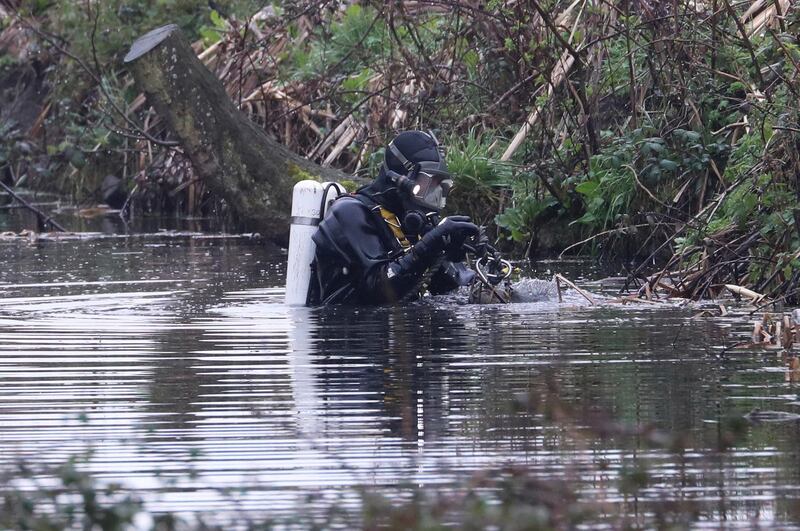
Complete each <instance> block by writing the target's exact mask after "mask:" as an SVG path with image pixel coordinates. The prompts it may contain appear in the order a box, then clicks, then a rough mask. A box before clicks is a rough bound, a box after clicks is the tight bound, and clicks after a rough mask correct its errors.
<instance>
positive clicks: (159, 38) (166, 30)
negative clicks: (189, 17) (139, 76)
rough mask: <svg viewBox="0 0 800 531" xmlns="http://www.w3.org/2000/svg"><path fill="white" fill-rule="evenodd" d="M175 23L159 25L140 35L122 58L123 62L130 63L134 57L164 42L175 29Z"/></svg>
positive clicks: (138, 56)
mask: <svg viewBox="0 0 800 531" xmlns="http://www.w3.org/2000/svg"><path fill="white" fill-rule="evenodd" d="M177 29H178V26H177V24H167V25H166V26H161V27H160V28H156V29H154V30H152V31H149V32H148V33H146V34H144V35H142V36H141V37H139V38H138V39H136V41H135V42H134V43H133V44H132V45H131V49H130V50H129V51H128V54H127V55H126V56H125V58H124V59H123V62H125V63H130V62H132V61H135V60H136V59H138V58H140V57H141V56H143V55H144V54H146V53H147V52H149V51H150V50H152V49H153V48H155V47H156V46H158V45H159V44H161V43H162V42H164V41H165V40H166V39H167V37H169V36H170V34H171V33H172V32H173V31H175V30H177Z"/></svg>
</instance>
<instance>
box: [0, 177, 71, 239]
mask: <svg viewBox="0 0 800 531" xmlns="http://www.w3.org/2000/svg"><path fill="white" fill-rule="evenodd" d="M0 186H2V187H3V189H4V190H5V191H6V192H8V194H9V195H10V196H11V197H13V198H14V199H16V200H17V201H19V202H20V204H21V205H22V206H24V207H25V208H27V209H28V210H30V211H31V212H33V213H34V214H36V215H37V216H38V217H39V219H40V220H42V224H43V225H44V224H47V223H49V224H50V225H52V226H53V227H55V228H56V229H58V230H59V231H61V232H69V231H68V230H67V229H65V228H64V227H62V226H61V224H59V223H58V222H57V221H56V220H54V219H53V218H52V217H51V216H48V215H47V214H45V213H44V212H42V211H41V210H39V209H38V208H36V207H35V206H33V205H32V204H30V203H28V202H27V201H25V200H24V199H23V198H21V197H20V196H19V195H17V193H16V192H15V191H14V190H12V189H11V187H9V186H8V185H7V184H6V183H4V182H3V181H0Z"/></svg>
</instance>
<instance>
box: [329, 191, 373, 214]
mask: <svg viewBox="0 0 800 531" xmlns="http://www.w3.org/2000/svg"><path fill="white" fill-rule="evenodd" d="M369 210H370V209H369V207H368V206H367V204H366V203H365V201H363V200H361V199H359V198H358V197H357V196H356V195H355V194H349V195H344V196H341V197H339V198H338V199H336V200H335V201H334V202H333V203H332V204H331V206H330V207H329V208H328V213H330V214H332V215H335V216H337V217H338V216H340V215H352V214H353V213H355V212H369Z"/></svg>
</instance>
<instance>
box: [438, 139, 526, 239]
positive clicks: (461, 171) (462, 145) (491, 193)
mask: <svg viewBox="0 0 800 531" xmlns="http://www.w3.org/2000/svg"><path fill="white" fill-rule="evenodd" d="M445 145H446V146H447V167H448V169H449V170H450V173H452V174H453V177H454V179H453V181H454V184H455V188H454V189H453V192H452V193H451V195H450V197H449V198H448V211H450V212H463V213H466V214H467V215H469V216H471V217H472V218H473V219H475V220H477V221H478V222H479V223H481V224H487V223H490V222H491V221H492V218H493V217H494V215H495V213H496V212H497V210H498V206H499V203H500V198H501V196H502V194H503V192H504V191H508V190H509V189H510V187H511V185H512V183H513V180H514V167H513V166H512V165H510V164H508V163H504V162H501V161H499V160H498V159H497V158H496V157H495V156H494V150H495V149H496V148H497V146H496V141H495V136H494V135H492V134H489V133H480V132H478V131H477V130H476V129H474V128H473V129H471V130H470V131H469V132H468V133H467V134H465V135H450V136H449V138H448V139H447V141H446V142H445Z"/></svg>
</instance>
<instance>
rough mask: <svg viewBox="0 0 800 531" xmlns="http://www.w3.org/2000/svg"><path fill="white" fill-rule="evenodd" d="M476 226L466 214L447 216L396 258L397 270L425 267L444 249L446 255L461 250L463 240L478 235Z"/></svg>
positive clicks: (412, 269)
mask: <svg viewBox="0 0 800 531" xmlns="http://www.w3.org/2000/svg"><path fill="white" fill-rule="evenodd" d="M478 232H479V229H478V226H477V225H475V224H474V223H472V222H471V221H470V219H469V217H467V216H449V217H446V218H444V219H443V220H442V221H441V222H439V224H438V225H436V226H435V227H434V228H432V229H431V230H429V231H428V232H427V233H425V236H423V237H422V238H421V239H420V240H419V241H418V242H417V243H416V245H414V246H413V247H412V248H411V252H409V253H407V254H406V255H405V256H403V257H402V258H401V259H400V260H398V262H397V263H398V265H399V266H400V267H399V270H401V271H414V270H419V269H427V268H428V267H430V266H431V265H432V264H433V262H434V261H435V260H436V258H437V257H438V256H439V255H440V254H441V253H442V251H445V252H446V253H447V254H448V256H449V255H450V254H455V253H459V252H463V251H462V250H463V248H464V242H465V241H466V240H467V239H468V238H471V237H475V236H477V235H478Z"/></svg>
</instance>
